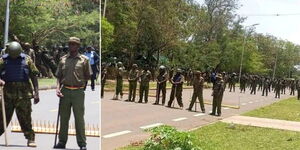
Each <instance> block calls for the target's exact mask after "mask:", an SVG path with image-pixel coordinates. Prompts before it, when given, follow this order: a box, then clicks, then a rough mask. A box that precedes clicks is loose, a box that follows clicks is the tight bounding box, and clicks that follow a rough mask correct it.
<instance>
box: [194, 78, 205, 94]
mask: <svg viewBox="0 0 300 150" xmlns="http://www.w3.org/2000/svg"><path fill="white" fill-rule="evenodd" d="M203 84H204V79H203V78H202V77H200V78H199V79H198V78H194V80H193V87H194V91H195V92H200V91H201V90H202V89H203Z"/></svg>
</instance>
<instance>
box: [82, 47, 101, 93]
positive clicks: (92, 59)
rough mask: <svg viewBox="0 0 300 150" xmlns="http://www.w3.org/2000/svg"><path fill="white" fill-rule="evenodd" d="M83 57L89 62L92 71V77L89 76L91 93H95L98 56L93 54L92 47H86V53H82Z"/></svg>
mask: <svg viewBox="0 0 300 150" xmlns="http://www.w3.org/2000/svg"><path fill="white" fill-rule="evenodd" d="M84 55H85V56H86V57H88V58H89V61H90V65H91V68H92V71H93V75H92V76H91V89H92V91H95V80H96V79H97V75H98V73H99V69H98V65H99V55H98V54H97V53H96V52H95V50H94V48H93V47H92V46H88V47H87V48H86V52H84ZM86 84H87V83H86Z"/></svg>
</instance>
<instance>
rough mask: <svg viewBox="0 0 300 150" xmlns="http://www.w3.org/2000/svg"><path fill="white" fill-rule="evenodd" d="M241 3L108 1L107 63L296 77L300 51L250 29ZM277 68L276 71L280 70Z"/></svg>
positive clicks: (213, 0)
mask: <svg viewBox="0 0 300 150" xmlns="http://www.w3.org/2000/svg"><path fill="white" fill-rule="evenodd" d="M103 2H104V0H103ZM239 7H240V4H239V1H238V0H205V2H204V4H202V5H200V4H198V3H196V2H195V1H194V0H164V1H161V0H126V1H107V8H106V16H105V17H106V20H105V24H109V25H110V26H111V27H109V28H107V25H104V27H105V28H102V32H103V33H105V32H109V33H111V31H113V33H112V35H111V36H109V37H108V38H107V39H102V41H106V40H107V41H110V42H102V44H103V47H105V53H103V55H102V60H104V61H106V60H109V58H110V57H115V56H116V57H118V60H119V61H123V62H124V63H125V65H126V66H127V67H130V66H131V64H132V63H138V64H139V65H140V66H143V65H144V64H148V65H150V66H153V67H157V66H158V65H167V66H169V67H174V66H176V67H182V68H191V69H199V70H201V71H210V70H217V71H227V72H239V68H240V63H241V56H242V51H244V55H243V62H242V64H243V68H242V72H243V73H255V74H261V75H268V76H272V75H273V71H274V66H277V67H276V70H275V72H276V73H275V75H276V76H281V77H282V76H285V77H291V76H292V75H293V73H295V72H296V70H295V68H294V66H295V65H297V64H299V61H300V59H299V52H300V47H299V45H297V44H294V43H292V42H289V41H286V40H282V39H279V38H277V37H274V36H272V35H265V34H260V33H256V32H255V27H254V26H248V27H244V26H243V25H242V23H243V22H244V21H245V19H247V18H243V17H241V16H239V15H238V14H237V13H236V10H237V9H238V8H239ZM275 64H276V65H275Z"/></svg>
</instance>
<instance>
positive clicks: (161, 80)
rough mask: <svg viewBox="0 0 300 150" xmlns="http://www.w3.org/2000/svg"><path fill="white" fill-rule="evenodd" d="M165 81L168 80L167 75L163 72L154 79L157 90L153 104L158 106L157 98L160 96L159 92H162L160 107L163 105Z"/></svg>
mask: <svg viewBox="0 0 300 150" xmlns="http://www.w3.org/2000/svg"><path fill="white" fill-rule="evenodd" d="M167 80H168V73H167V72H166V71H165V70H162V71H161V72H160V73H159V75H158V76H157V78H156V81H157V90H156V101H155V103H154V104H159V96H160V92H162V105H165V100H166V86H167Z"/></svg>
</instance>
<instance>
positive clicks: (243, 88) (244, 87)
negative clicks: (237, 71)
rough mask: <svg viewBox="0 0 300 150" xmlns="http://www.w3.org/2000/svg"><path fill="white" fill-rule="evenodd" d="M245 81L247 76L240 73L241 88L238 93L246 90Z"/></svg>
mask: <svg viewBox="0 0 300 150" xmlns="http://www.w3.org/2000/svg"><path fill="white" fill-rule="evenodd" d="M246 82H247V78H246V75H245V74H244V75H242V77H241V81H240V90H241V92H240V93H242V92H244V93H245V91H246Z"/></svg>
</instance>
